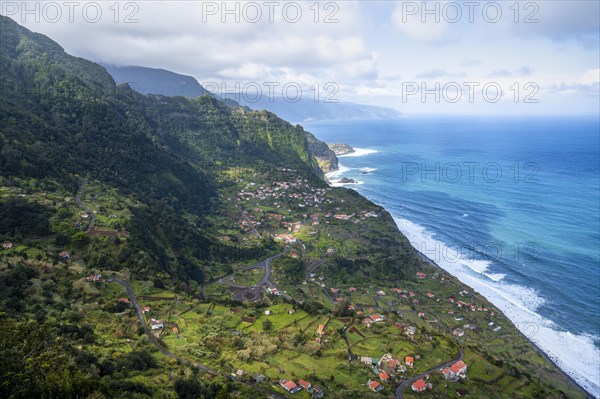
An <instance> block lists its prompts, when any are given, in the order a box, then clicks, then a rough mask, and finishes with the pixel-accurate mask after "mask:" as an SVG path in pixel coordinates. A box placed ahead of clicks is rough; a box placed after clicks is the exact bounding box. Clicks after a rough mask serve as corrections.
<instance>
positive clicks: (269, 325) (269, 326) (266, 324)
mask: <svg viewBox="0 0 600 399" xmlns="http://www.w3.org/2000/svg"><path fill="white" fill-rule="evenodd" d="M262 326H263V330H265V331H271V330H273V323H272V322H271V320H269V319H265V320H263V323H262Z"/></svg>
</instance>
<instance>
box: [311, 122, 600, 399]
mask: <svg viewBox="0 0 600 399" xmlns="http://www.w3.org/2000/svg"><path fill="white" fill-rule="evenodd" d="M304 126H305V128H306V129H307V130H308V131H311V132H312V133H314V134H315V135H316V136H317V137H318V138H319V139H321V140H324V141H326V142H328V143H346V144H349V145H350V146H352V147H354V148H355V149H356V150H357V151H356V152H355V153H353V154H349V155H347V156H342V157H340V170H339V171H338V172H336V173H333V174H332V175H331V176H330V180H331V181H332V182H333V184H334V185H340V184H336V183H335V182H336V181H337V180H339V179H340V178H341V177H346V178H350V179H353V180H354V181H355V183H351V184H346V185H345V186H346V187H351V188H353V189H355V190H357V191H358V192H360V193H361V194H363V195H365V196H366V197H368V198H369V199H371V200H373V201H374V202H376V203H378V204H380V205H382V206H384V207H385V208H386V209H387V210H388V211H389V212H390V213H391V214H392V216H393V217H394V219H395V220H396V223H397V224H398V227H399V228H400V230H401V231H402V232H403V233H404V234H405V235H406V236H407V237H408V238H409V240H410V241H411V242H412V244H413V245H414V246H415V247H417V248H418V249H419V250H420V251H421V252H423V253H425V254H426V255H427V256H429V257H430V258H431V259H433V260H435V261H436V262H437V263H438V264H439V265H440V266H441V267H443V268H444V269H446V270H447V271H449V272H450V273H452V274H453V275H455V276H457V277H458V278H459V279H461V280H462V281H463V282H464V283H466V284H467V285H469V286H471V287H472V288H473V289H475V290H477V291H478V292H480V293H481V294H483V295H485V296H486V297H487V298H488V299H489V300H490V301H491V302H492V303H494V304H495V305H496V306H498V307H499V308H500V309H501V310H502V311H503V312H504V313H505V314H506V315H507V316H508V317H509V318H510V319H511V320H512V321H513V322H514V323H515V325H517V327H518V328H519V329H520V330H521V331H522V332H523V333H524V334H525V335H527V336H528V337H529V338H530V339H531V340H532V341H534V342H535V343H536V344H537V345H538V346H539V347H540V348H541V349H542V350H543V351H544V352H546V353H547V354H548V355H549V356H550V357H551V358H552V359H553V360H554V361H555V362H556V363H557V364H558V365H559V366H560V367H561V368H562V369H563V370H564V371H565V372H567V373H568V374H569V375H571V376H572V377H573V378H574V379H575V380H576V381H577V382H579V383H580V384H581V385H582V386H583V387H584V388H586V389H587V390H588V391H589V392H591V393H592V394H593V395H595V396H600V365H599V363H600V310H599V307H600V303H599V302H600V141H599V140H600V122H599V119H598V118H597V117H596V118H585V117H582V118H558V117H555V118H549V117H545V118H512V119H506V118H483V117H480V118H466V117H411V118H403V119H399V120H383V121H343V122H339V121H336V122H312V123H304Z"/></svg>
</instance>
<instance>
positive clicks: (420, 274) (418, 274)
mask: <svg viewBox="0 0 600 399" xmlns="http://www.w3.org/2000/svg"><path fill="white" fill-rule="evenodd" d="M425 277H427V275H426V274H425V273H421V272H417V278H418V279H423V278H425Z"/></svg>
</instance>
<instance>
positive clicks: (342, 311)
mask: <svg viewBox="0 0 600 399" xmlns="http://www.w3.org/2000/svg"><path fill="white" fill-rule="evenodd" d="M0 22H1V23H0V37H1V38H2V40H0V65H1V67H2V74H1V75H0V84H1V85H2V87H3V89H4V90H3V96H2V98H0V154H1V155H2V156H1V157H0V183H1V185H0V193H1V195H0V242H1V243H2V252H0V321H1V322H0V343H2V344H0V356H2V358H3V359H4V360H5V363H4V365H3V367H2V368H0V381H2V384H0V397H7V398H30V397H86V398H152V397H174V395H177V396H178V397H190V396H191V397H219V398H227V397H237V398H255V397H257V394H258V393H257V392H260V395H261V396H265V397H266V396H268V395H270V394H274V395H278V396H282V395H286V393H285V391H282V390H281V389H280V388H278V385H277V384H278V382H279V380H281V379H282V378H286V379H293V378H304V379H310V380H311V381H312V382H313V383H314V384H315V385H317V384H318V385H319V386H320V387H322V388H324V390H325V391H326V397H328V398H329V397H330V398H339V399H342V398H343V399H346V398H351V397H360V398H372V397H380V394H376V393H372V392H370V391H368V389H367V388H366V387H365V383H366V381H367V379H368V378H373V377H372V370H371V368H370V365H369V367H368V368H366V367H363V365H361V364H360V362H359V361H358V360H357V359H358V358H356V357H355V355H359V356H362V355H364V356H369V357H377V358H381V357H382V355H384V354H385V353H387V352H391V353H392V354H393V355H394V356H395V357H398V358H400V357H401V356H402V359H404V356H415V359H417V357H416V356H417V355H418V360H417V361H416V363H415V365H414V368H411V369H410V370H408V371H407V374H406V375H408V376H410V377H411V378H413V377H415V376H417V375H418V374H419V373H422V372H425V371H426V370H428V369H430V368H434V367H436V366H438V365H439V364H444V363H446V362H448V361H449V360H451V359H454V358H455V357H456V356H457V353H459V354H460V353H462V350H463V349H464V361H465V362H466V363H467V364H468V367H469V368H470V370H471V371H470V373H471V374H467V375H468V376H469V378H470V380H469V381H463V382H457V383H456V384H455V385H452V386H451V388H449V389H450V391H451V392H452V393H453V394H454V393H456V392H458V390H459V389H460V390H463V391H464V390H468V391H470V392H472V393H473V395H474V397H519V398H529V397H532V398H535V397H545V398H564V397H569V398H570V397H573V398H580V397H583V396H584V395H583V394H582V392H581V391H579V390H577V389H576V388H574V387H572V386H570V385H569V384H568V383H567V382H566V380H565V379H564V377H563V376H562V375H560V373H558V371H557V369H556V368H555V367H554V366H553V365H552V364H551V363H549V362H548V361H547V360H545V359H543V358H542V357H541V356H540V355H539V354H538V353H537V352H536V351H535V348H533V347H532V346H531V344H530V343H529V342H528V341H527V340H526V339H524V338H523V337H522V336H521V335H519V334H517V333H516V331H517V330H516V329H515V328H514V326H513V325H512V324H511V323H510V322H509V321H508V320H507V319H506V318H505V317H503V316H502V315H501V314H500V312H499V311H498V310H497V309H495V308H494V307H493V306H492V305H491V304H490V303H489V302H487V301H486V300H485V299H484V298H482V297H481V296H480V295H478V294H476V293H474V292H472V290H469V289H468V287H466V286H465V285H463V284H461V283H460V282H459V281H457V280H456V279H454V278H452V277H451V276H449V275H447V274H446V273H444V272H443V271H442V270H441V269H438V268H436V267H435V266H433V265H431V264H428V263H426V262H423V261H422V259H421V258H420V257H419V255H418V254H417V253H416V251H415V250H414V249H413V248H412V246H411V245H410V243H409V242H408V240H407V239H406V238H405V237H404V236H403V235H402V234H401V233H400V232H399V231H398V229H397V227H396V226H395V224H394V221H393V219H392V217H391V216H390V215H389V213H388V212H386V211H385V210H384V209H383V208H381V207H379V206H377V205H375V204H373V203H372V202H370V201H368V200H367V199H365V198H364V197H362V196H360V195H359V194H358V193H356V192H354V191H352V190H346V189H343V188H332V187H329V186H327V185H326V184H325V183H324V182H323V180H322V170H321V168H320V167H319V164H321V165H323V166H322V167H323V168H324V169H326V168H327V167H329V168H334V167H335V168H337V157H336V156H335V153H334V151H333V150H331V149H330V148H328V147H327V145H326V144H325V143H322V142H320V141H319V140H317V139H316V138H314V136H313V135H311V134H309V133H306V132H305V131H304V130H303V128H302V127H300V126H293V125H291V124H290V123H288V122H286V121H284V120H282V119H280V118H278V117H277V116H276V115H274V114H272V113H270V112H266V111H252V110H249V109H247V108H243V107H229V106H226V105H225V104H224V103H223V102H221V101H219V100H217V99H214V98H211V97H209V96H203V97H200V98H195V99H186V98H183V97H165V96H161V95H145V96H144V95H142V94H140V93H138V92H136V91H134V90H132V89H131V88H130V87H129V86H127V85H120V86H117V85H116V84H115V82H114V81H113V79H112V78H111V77H110V75H109V74H108V73H107V72H106V71H105V70H104V69H103V68H102V67H101V66H99V65H96V64H94V63H92V62H89V61H86V60H82V59H79V58H75V57H72V56H69V55H68V54H66V53H65V52H64V51H63V49H62V48H61V47H60V46H59V45H58V44H56V43H54V42H52V41H51V40H50V39H48V38H47V37H45V36H42V35H39V34H35V33H32V32H30V31H28V30H27V29H25V28H23V27H21V26H19V25H18V24H16V23H15V22H13V21H12V20H10V19H8V18H5V17H0ZM317 160H318V162H319V164H318V163H317ZM325 164H327V165H325ZM280 254H281V255H282V256H279V257H275V258H273V257H274V256H277V255H280ZM265 259H270V260H272V262H271V261H265ZM269 262H271V263H269ZM249 266H254V267H249ZM256 271H259V273H255V272H256ZM117 279H118V280H117ZM116 281H121V282H126V283H122V284H121V283H119V284H120V285H118V284H115V282H116ZM128 284H129V285H128ZM123 286H124V287H126V288H127V287H128V289H127V291H125V290H123ZM275 287H277V289H275ZM267 288H268V290H267ZM278 293H279V294H282V295H278ZM449 298H453V301H452V302H451V301H450V300H449ZM438 299H439V301H438ZM138 301H139V303H138ZM457 301H460V302H461V303H464V304H465V306H464V307H463V305H461V306H460V307H458V306H457ZM132 305H133V306H135V308H132V307H131V306H132ZM471 306H472V307H474V308H475V310H471V309H472V308H471ZM479 308H481V309H482V310H479ZM484 308H485V309H486V310H485V311H484V310H483V309H484ZM267 312H268V313H267ZM359 312H360V313H359ZM375 313H377V316H379V314H381V315H383V317H376V315H375ZM492 313H493V315H492ZM145 318H146V319H145ZM369 320H371V321H369ZM375 320H377V321H376V322H375ZM371 322H373V325H371ZM140 323H145V324H144V325H146V324H147V325H148V326H150V327H148V326H146V328H143V326H142V325H140ZM489 323H494V328H497V326H501V327H502V329H501V330H496V331H494V330H492V329H491V328H490V324H489ZM320 325H323V330H324V331H323V333H324V334H325V336H324V337H321V335H319V336H316V335H315V334H316V333H315V331H317V330H318V329H319V326H320ZM465 325H467V326H469V327H466V326H465ZM471 327H472V328H471ZM149 328H151V329H152V330H151V331H150V330H149ZM457 330H459V331H462V332H463V335H460V334H459V333H458V332H457ZM498 331H501V333H498ZM317 338H319V340H318V341H317ZM321 338H323V339H321ZM350 342H352V346H351V345H350ZM459 348H461V350H459ZM461 357H463V356H461ZM190 362H193V365H192V364H191V363H190ZM32 365H34V367H32ZM238 370H239V371H240V372H239V373H238ZM199 372H203V373H208V374H210V375H211V376H210V378H208V376H206V375H204V374H203V375H202V376H199V375H198V373H199ZM232 374H234V375H235V376H236V377H235V378H232V377H231V375H232ZM263 374H264V375H263ZM250 376H251V377H250ZM258 376H262V377H263V378H266V379H267V381H266V382H265V383H254V382H251V381H250V378H255V379H256V380H258ZM205 377H206V378H205ZM471 377H472V378H471ZM442 378H443V377H442V375H441V373H437V372H435V373H434V372H432V377H431V380H430V381H433V383H434V387H433V388H432V389H433V391H431V392H430V397H432V396H438V397H439V396H440V395H443V388H442V387H443V386H444V381H443V380H442ZM397 382H399V381H397ZM385 384H386V385H385V389H386V390H387V393H388V394H389V395H393V392H394V391H395V382H389V381H388V382H385ZM435 389H438V391H435ZM446 393H447V390H446ZM463 393H464V392H463ZM263 394H264V395H263Z"/></svg>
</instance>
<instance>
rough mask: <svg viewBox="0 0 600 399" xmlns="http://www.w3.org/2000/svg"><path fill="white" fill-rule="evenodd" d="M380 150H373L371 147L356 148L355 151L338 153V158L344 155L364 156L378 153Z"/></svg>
mask: <svg viewBox="0 0 600 399" xmlns="http://www.w3.org/2000/svg"><path fill="white" fill-rule="evenodd" d="M378 152H379V151H377V150H373V149H371V148H355V149H354V152H351V153H350V154H344V155H338V158H342V157H363V156H365V155H370V154H376V153H378Z"/></svg>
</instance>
